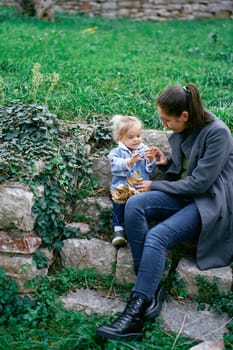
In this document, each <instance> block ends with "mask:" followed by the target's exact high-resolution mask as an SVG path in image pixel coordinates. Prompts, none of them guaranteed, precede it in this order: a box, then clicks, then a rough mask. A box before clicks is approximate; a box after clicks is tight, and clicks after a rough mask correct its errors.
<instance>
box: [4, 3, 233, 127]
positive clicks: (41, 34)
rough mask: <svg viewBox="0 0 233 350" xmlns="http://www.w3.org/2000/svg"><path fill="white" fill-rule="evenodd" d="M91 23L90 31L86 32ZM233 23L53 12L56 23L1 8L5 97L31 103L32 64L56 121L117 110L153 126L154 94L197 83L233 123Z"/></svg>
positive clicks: (211, 103)
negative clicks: (53, 80) (55, 77)
mask: <svg viewBox="0 0 233 350" xmlns="http://www.w3.org/2000/svg"><path fill="white" fill-rule="evenodd" d="M90 29H91V30H90ZM232 32H233V21H232V20H231V19H216V20H193V21H178V20H176V21H175V20H174V21H169V22H161V23H160V22H139V21H129V20H125V19H124V20H120V19H117V20H115V19H103V18H89V17H86V16H78V15H76V16H68V15H65V14H57V19H56V22H55V23H48V22H39V21H37V20H36V19H32V18H17V17H16V15H15V14H14V11H12V10H10V9H6V8H4V7H3V8H0V33H1V37H0V39H1V40H0V76H1V77H2V78H3V80H4V85H5V87H4V90H5V103H9V102H11V101H12V100H18V101H21V102H26V103H28V102H32V101H31V100H32V94H31V77H32V68H33V65H34V64H35V63H40V64H41V73H42V74H44V75H45V76H46V77H49V76H50V75H51V74H52V73H53V72H55V73H57V74H59V76H60V81H59V83H58V85H57V86H56V88H55V90H54V92H53V93H52V94H51V95H50V96H47V90H48V82H47V83H46V82H45V83H43V84H42V85H41V86H40V88H39V89H38V93H37V103H38V104H43V103H44V102H45V100H47V102H48V105H49V109H50V111H51V112H53V113H55V114H57V115H58V117H59V118H60V119H70V120H72V119H80V120H83V121H89V122H93V121H94V120H95V118H96V116H104V117H108V116H111V115H113V114H116V113H122V114H133V115H137V116H139V117H140V118H141V119H142V120H143V121H144V123H145V126H147V127H158V118H157V117H158V115H157V110H156V105H155V100H156V97H157V96H158V94H159V93H160V92H161V91H162V90H163V89H164V88H166V87H167V86H169V85H174V84H180V85H184V84H185V83H187V82H193V83H194V84H196V85H197V86H198V87H199V89H200V91H201V94H202V96H203V100H204V103H205V105H206V107H207V108H209V109H210V110H211V111H212V112H214V113H216V114H217V115H218V116H219V117H220V118H221V119H223V120H224V121H226V123H227V124H228V125H229V127H231V129H233V121H232V120H233V117H232V115H233V113H232V112H233V102H232V91H233V70H232V65H233V49H232V48H233V35H232Z"/></svg>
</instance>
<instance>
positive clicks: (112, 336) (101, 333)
mask: <svg viewBox="0 0 233 350" xmlns="http://www.w3.org/2000/svg"><path fill="white" fill-rule="evenodd" d="M96 335H97V336H98V337H102V338H106V339H111V340H133V339H140V338H142V333H129V334H116V333H113V332H109V331H108V332H107V331H106V332H105V331H103V330H98V329H97V331H96Z"/></svg>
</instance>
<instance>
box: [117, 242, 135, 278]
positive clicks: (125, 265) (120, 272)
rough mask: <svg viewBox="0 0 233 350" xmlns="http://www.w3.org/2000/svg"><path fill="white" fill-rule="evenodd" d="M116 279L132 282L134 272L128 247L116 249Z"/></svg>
mask: <svg viewBox="0 0 233 350" xmlns="http://www.w3.org/2000/svg"><path fill="white" fill-rule="evenodd" d="M115 277H116V281H117V282H118V283H121V284H124V283H134V281H135V277H136V276H135V272H134V268H133V258H132V254H131V250H130V248H129V247H124V248H120V249H118V251H117V264H116V275H115Z"/></svg>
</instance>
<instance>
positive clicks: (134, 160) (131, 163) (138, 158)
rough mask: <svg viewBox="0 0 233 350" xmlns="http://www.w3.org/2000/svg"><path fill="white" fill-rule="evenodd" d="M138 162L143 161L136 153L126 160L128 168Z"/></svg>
mask: <svg viewBox="0 0 233 350" xmlns="http://www.w3.org/2000/svg"><path fill="white" fill-rule="evenodd" d="M139 160H143V158H141V157H140V152H136V153H134V154H133V156H132V157H131V158H130V159H129V160H128V162H127V164H128V166H132V165H133V164H134V163H136V162H138V161H139Z"/></svg>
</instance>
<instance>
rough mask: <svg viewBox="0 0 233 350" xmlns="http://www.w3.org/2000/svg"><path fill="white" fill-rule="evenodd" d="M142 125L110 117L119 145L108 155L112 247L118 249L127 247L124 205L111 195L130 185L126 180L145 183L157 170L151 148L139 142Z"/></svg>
mask: <svg viewBox="0 0 233 350" xmlns="http://www.w3.org/2000/svg"><path fill="white" fill-rule="evenodd" d="M141 133H142V122H141V121H140V120H139V119H138V118H136V117H132V116H122V115H116V116H114V117H113V118H112V134H113V139H114V140H115V141H116V142H117V143H118V147H116V148H114V149H113V150H112V151H111V152H110V153H109V155H108V159H109V161H110V165H111V173H112V183H111V193H112V201H113V212H112V226H113V230H114V236H113V240H112V244H113V245H114V246H115V247H117V248H119V247H121V246H124V245H126V244H127V239H126V236H125V231H124V210H125V203H119V201H118V202H116V201H115V200H114V196H113V192H114V191H116V190H117V189H119V185H120V187H122V186H125V188H127V186H128V185H129V182H128V179H129V178H131V181H132V178H135V182H136V178H137V177H139V178H140V179H143V180H148V179H149V175H150V174H151V173H152V172H153V171H154V169H155V167H156V160H155V155H154V152H153V147H152V148H149V147H148V146H146V145H145V144H143V143H142V136H141Z"/></svg>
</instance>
